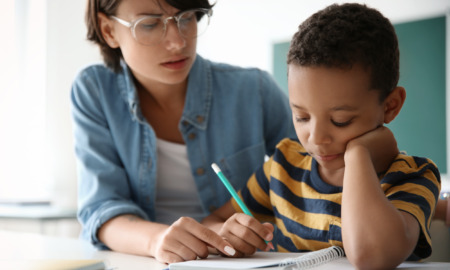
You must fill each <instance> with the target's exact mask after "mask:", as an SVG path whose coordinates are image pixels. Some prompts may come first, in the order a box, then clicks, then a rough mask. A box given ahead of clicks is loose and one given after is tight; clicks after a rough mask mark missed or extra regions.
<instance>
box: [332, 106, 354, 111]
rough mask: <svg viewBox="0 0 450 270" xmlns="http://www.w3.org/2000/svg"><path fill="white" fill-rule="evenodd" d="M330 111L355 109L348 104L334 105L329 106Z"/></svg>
mask: <svg viewBox="0 0 450 270" xmlns="http://www.w3.org/2000/svg"><path fill="white" fill-rule="evenodd" d="M331 110H332V111H356V110H357V109H356V108H355V107H352V106H349V105H342V106H336V107H333V108H331Z"/></svg>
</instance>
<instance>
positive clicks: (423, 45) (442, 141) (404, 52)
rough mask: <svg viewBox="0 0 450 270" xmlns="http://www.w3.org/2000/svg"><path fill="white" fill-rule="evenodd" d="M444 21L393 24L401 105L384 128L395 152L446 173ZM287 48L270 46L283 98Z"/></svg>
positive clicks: (275, 45)
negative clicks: (403, 92)
mask: <svg viewBox="0 0 450 270" xmlns="http://www.w3.org/2000/svg"><path fill="white" fill-rule="evenodd" d="M445 20H446V18H445V16H442V17H437V18H431V19H425V20H418V21H413V22H408V23H401V24H395V25H394V27H395V30H396V32H397V36H398V39H399V46H400V81H399V85H400V86H403V87H405V89H406V93H407V96H406V101H405V104H404V106H403V109H402V111H401V112H400V114H399V116H398V117H397V118H396V119H395V120H394V121H393V122H392V123H391V124H389V125H388V127H389V128H390V129H391V130H392V131H393V132H394V134H395V136H396V138H397V141H398V145H399V148H400V149H401V150H404V151H406V152H407V153H408V154H409V155H414V156H422V157H428V158H430V159H432V160H433V161H434V162H435V163H436V164H437V166H438V168H439V170H440V172H441V173H443V174H444V173H447V169H448V168H447V153H446V150H447V143H448V142H447V140H446V138H447V135H446V123H447V120H446V110H445V106H446V104H445V100H446V96H445V95H446V94H445V92H446V81H445V74H446V63H445V59H446V51H445V50H446V49H445V48H446V47H445V46H446V45H445V37H446V29H445V27H446V21H445ZM288 49H289V42H280V43H276V44H274V46H273V56H274V57H273V59H274V61H273V74H274V77H275V80H276V81H277V82H278V83H279V85H280V86H281V87H282V89H283V91H285V92H286V93H287V74H286V71H287V66H286V54H287V52H288Z"/></svg>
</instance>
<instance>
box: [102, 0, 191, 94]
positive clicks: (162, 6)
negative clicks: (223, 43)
mask: <svg viewBox="0 0 450 270" xmlns="http://www.w3.org/2000/svg"><path fill="white" fill-rule="evenodd" d="M178 12H179V10H177V9H176V8H174V7H172V6H170V5H168V4H167V3H166V2H165V1H155V0H122V1H121V3H120V5H119V7H118V9H117V13H116V15H115V16H116V17H118V18H120V19H122V20H125V21H127V22H133V21H135V20H137V19H139V18H142V17H143V16H146V15H162V16H163V17H164V18H166V17H170V16H173V15H176V14H177V13H178ZM109 23H110V25H111V35H112V36H113V38H114V41H115V42H116V44H113V45H114V46H117V47H120V49H121V51H122V55H123V58H124V60H125V62H126V63H127V64H128V66H129V67H130V69H131V71H132V72H133V75H134V76H135V78H136V79H137V80H138V81H139V82H140V83H141V84H142V85H144V86H146V87H153V86H158V85H177V84H182V83H185V82H186V79H187V76H188V74H189V71H190V69H191V67H192V65H193V63H194V61H195V57H196V47H197V39H196V38H191V39H186V38H184V37H182V36H181V35H180V33H179V31H178V27H177V25H176V22H175V20H174V19H171V20H169V21H168V23H167V29H166V33H165V35H164V36H163V37H162V39H161V42H159V43H158V44H155V45H151V46H146V45H142V44H140V43H139V42H137V41H136V39H135V38H134V37H133V34H132V32H131V31H130V28H128V27H126V26H124V25H122V24H120V23H119V22H117V21H115V20H112V19H110V20H109ZM110 45H111V44H110Z"/></svg>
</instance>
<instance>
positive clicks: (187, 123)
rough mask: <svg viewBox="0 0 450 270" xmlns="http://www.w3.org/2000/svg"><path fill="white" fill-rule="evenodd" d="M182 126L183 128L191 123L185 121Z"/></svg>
mask: <svg viewBox="0 0 450 270" xmlns="http://www.w3.org/2000/svg"><path fill="white" fill-rule="evenodd" d="M181 124H182V125H183V126H187V125H189V122H188V121H186V120H184V121H183V122H181Z"/></svg>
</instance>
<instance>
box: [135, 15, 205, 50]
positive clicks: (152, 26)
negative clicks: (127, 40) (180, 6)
mask: <svg viewBox="0 0 450 270" xmlns="http://www.w3.org/2000/svg"><path fill="white" fill-rule="evenodd" d="M163 20H164V18H158V17H156V18H155V17H145V18H143V19H142V20H140V21H138V22H137V24H136V25H135V27H134V34H135V37H136V39H137V41H138V42H140V43H142V44H146V45H152V44H156V43H159V42H160V41H161V39H162V38H163V36H164V34H165V31H166V29H165V28H167V27H169V26H168V25H167V26H164V21H163ZM172 20H173V19H172ZM167 23H168V24H169V23H171V22H170V20H169V21H168V22H167ZM208 24H209V17H208V15H207V14H206V13H205V12H204V11H186V12H183V13H180V15H179V16H178V21H177V26H178V31H179V33H180V35H182V36H183V37H185V38H195V37H197V36H199V35H201V34H203V33H204V32H205V30H206V28H207V27H208Z"/></svg>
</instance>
